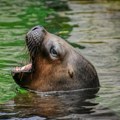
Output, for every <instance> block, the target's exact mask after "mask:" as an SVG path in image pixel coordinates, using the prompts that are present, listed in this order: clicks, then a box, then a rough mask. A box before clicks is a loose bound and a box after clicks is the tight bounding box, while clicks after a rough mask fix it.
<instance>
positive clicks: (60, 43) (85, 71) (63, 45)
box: [12, 26, 100, 91]
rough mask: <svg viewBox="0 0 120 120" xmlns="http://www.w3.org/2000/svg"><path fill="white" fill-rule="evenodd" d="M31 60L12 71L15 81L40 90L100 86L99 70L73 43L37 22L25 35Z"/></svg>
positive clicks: (20, 84)
mask: <svg viewBox="0 0 120 120" xmlns="http://www.w3.org/2000/svg"><path fill="white" fill-rule="evenodd" d="M26 45H27V48H28V51H29V53H30V58H31V60H30V64H28V65H26V66H23V67H16V68H14V70H13V71H12V76H13V78H14V80H15V82H16V83H17V84H18V85H19V86H21V87H24V88H28V89H32V90H38V91H59V90H74V89H81V88H98V87H99V86H100V84H99V79H98V75H97V72H96V70H95V68H94V67H93V65H92V64H91V63H90V62H89V61H88V60H86V59H85V58H84V57H83V56H82V55H81V54H80V53H79V52H78V51H76V49H75V48H74V47H72V46H71V45H70V44H68V43H67V42H66V41H65V40H63V39H62V38H60V37H58V36H56V35H54V34H51V33H49V32H48V31H47V30H46V29H45V28H44V27H42V26H35V27H34V28H32V29H31V30H30V31H29V32H28V33H27V35H26Z"/></svg>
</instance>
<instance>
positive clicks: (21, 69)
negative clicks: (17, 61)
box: [12, 63, 32, 73]
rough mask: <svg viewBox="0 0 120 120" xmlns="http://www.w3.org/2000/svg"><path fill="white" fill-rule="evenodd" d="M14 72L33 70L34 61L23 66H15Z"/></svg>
mask: <svg viewBox="0 0 120 120" xmlns="http://www.w3.org/2000/svg"><path fill="white" fill-rule="evenodd" d="M12 72H14V73H20V72H22V73H23V72H32V63H29V64H27V65H25V66H22V67H15V68H14V69H13V70H12Z"/></svg>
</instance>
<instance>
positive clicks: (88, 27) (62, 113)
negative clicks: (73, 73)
mask: <svg viewBox="0 0 120 120" xmlns="http://www.w3.org/2000/svg"><path fill="white" fill-rule="evenodd" d="M23 3H24V4H23ZM43 4H44V3H43V2H40V1H39V0H37V1H36V2H32V0H26V1H22V0H21V1H19V0H13V1H7V0H1V1H0V96H1V97H0V103H1V105H0V119H20V118H22V119H28V120H33V119H35V120H39V119H40V120H44V119H61V120H63V119H67V120H68V119H81V120H96V119H98V120H111V119H112V120H117V119H119V117H120V104H119V103H120V102H119V101H120V7H119V6H120V1H119V0H115V1H114V0H111V1H109V2H108V1H106V0H102V1H101V0H94V1H92V0H69V1H68V6H67V7H69V9H70V10H66V11H65V10H64V11H62V10H63V9H59V12H58V14H59V15H60V16H56V15H54V10H52V9H51V8H46V7H44V5H43ZM48 4H50V3H49V2H48V3H46V6H47V5H48ZM57 5H58V4H57ZM21 6H22V7H21ZM52 7H54V8H56V7H55V5H54V6H52ZM48 11H49V12H48ZM44 18H45V19H44ZM58 23H60V24H58ZM38 24H42V25H43V26H45V27H46V28H47V29H48V30H49V31H51V32H53V33H55V34H57V35H60V36H62V37H63V38H66V39H67V40H68V41H70V42H72V43H77V44H78V45H79V46H82V47H79V48H82V49H79V48H77V49H79V51H80V52H81V53H82V54H83V55H84V56H85V57H86V58H87V59H88V60H89V61H91V62H92V63H93V64H94V66H95V68H96V70H97V72H98V75H99V79H100V83H101V88H100V91H99V92H98V94H96V95H94V91H95V90H75V91H67V92H64V91H61V92H52V93H51V92H50V93H49V92H48V93H34V92H25V91H23V90H21V89H18V90H16V88H18V86H17V85H16V84H15V82H14V81H13V79H12V78H11V74H10V70H11V69H12V67H14V66H17V65H21V64H23V63H25V62H27V57H26V56H27V55H26V52H25V43H24V37H25V34H26V32H27V30H29V29H30V28H31V27H32V26H35V25H38ZM53 28H54V29H53ZM72 28H73V30H72ZM70 31H71V32H70ZM69 33H70V34H69ZM68 35H69V37H68Z"/></svg>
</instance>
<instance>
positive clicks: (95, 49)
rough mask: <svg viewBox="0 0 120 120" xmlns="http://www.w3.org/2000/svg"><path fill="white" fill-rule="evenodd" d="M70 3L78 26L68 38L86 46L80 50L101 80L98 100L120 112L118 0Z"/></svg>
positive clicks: (119, 23) (74, 1)
mask: <svg viewBox="0 0 120 120" xmlns="http://www.w3.org/2000/svg"><path fill="white" fill-rule="evenodd" d="M71 3H72V4H71ZM69 5H70V8H71V9H72V11H69V12H66V15H67V16H69V17H70V19H71V22H70V24H74V23H76V24H78V26H79V27H76V28H74V29H73V31H72V32H71V36H70V37H69V38H68V40H69V41H74V42H76V43H79V44H80V45H83V46H85V49H81V50H80V52H81V53H82V54H83V55H85V56H86V58H88V59H89V60H90V61H91V62H92V63H93V64H94V65H95V67H96V68H97V71H98V74H99V78H100V83H101V89H100V91H99V96H100V97H99V98H98V99H97V101H99V102H100V104H102V105H103V106H107V107H109V108H110V109H112V110H113V111H115V112H116V113H117V114H118V115H120V105H119V99H120V34H119V33H120V7H119V6H120V1H119V0H109V1H108V0H102V1H101V0H70V2H69ZM108 98H109V99H110V100H108Z"/></svg>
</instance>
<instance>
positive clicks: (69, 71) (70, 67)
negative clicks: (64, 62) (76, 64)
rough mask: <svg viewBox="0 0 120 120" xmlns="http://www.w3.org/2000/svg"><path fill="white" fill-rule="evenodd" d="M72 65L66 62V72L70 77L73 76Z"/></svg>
mask: <svg viewBox="0 0 120 120" xmlns="http://www.w3.org/2000/svg"><path fill="white" fill-rule="evenodd" d="M73 73H74V72H73V67H72V66H71V65H69V64H68V74H69V76H70V78H73V76H74V74H73Z"/></svg>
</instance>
